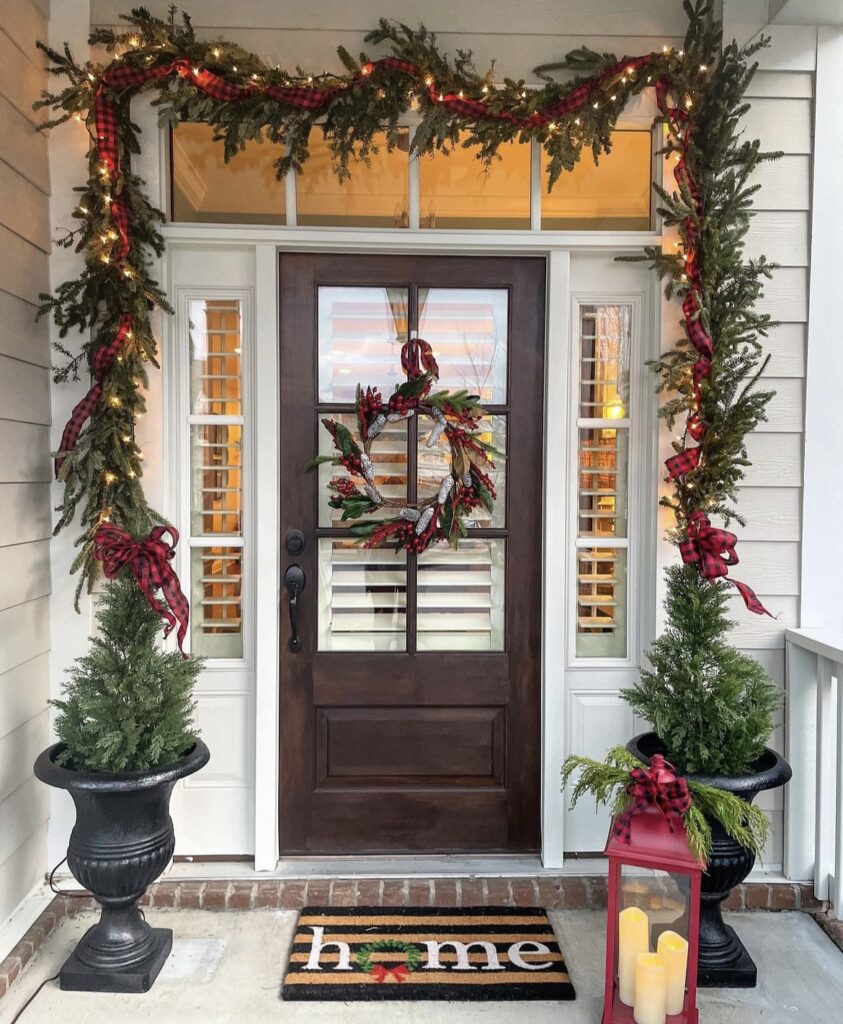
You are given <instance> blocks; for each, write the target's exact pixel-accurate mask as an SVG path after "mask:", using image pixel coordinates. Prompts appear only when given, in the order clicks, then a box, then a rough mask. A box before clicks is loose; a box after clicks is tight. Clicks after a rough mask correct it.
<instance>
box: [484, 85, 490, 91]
mask: <svg viewBox="0 0 843 1024" xmlns="http://www.w3.org/2000/svg"><path fill="white" fill-rule="evenodd" d="M483 92H484V93H488V92H489V86H488V85H484V86H483Z"/></svg>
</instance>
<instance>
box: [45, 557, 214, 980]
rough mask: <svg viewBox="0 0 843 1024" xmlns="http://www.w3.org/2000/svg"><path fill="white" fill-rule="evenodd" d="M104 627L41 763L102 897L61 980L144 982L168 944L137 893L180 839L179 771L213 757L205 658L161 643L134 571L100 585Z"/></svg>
mask: <svg viewBox="0 0 843 1024" xmlns="http://www.w3.org/2000/svg"><path fill="white" fill-rule="evenodd" d="M97 624H98V630H97V635H96V636H95V637H93V638H92V639H91V646H90V650H89V651H88V653H87V654H86V655H84V656H83V657H82V658H79V659H78V660H77V661H76V663H75V665H74V666H73V668H72V669H70V671H69V674H68V680H67V683H66V685H65V693H64V695H63V697H62V698H61V699H58V700H55V701H53V702H52V704H53V706H54V707H55V708H56V711H57V716H56V721H55V730H56V735H57V737H58V742H57V743H55V744H54V745H53V746H51V747H49V748H48V749H47V750H45V751H44V752H43V753H42V754H41V755H40V756H39V758H38V760H37V761H36V763H35V774H36V775H37V776H38V778H39V779H41V780H42V781H43V782H46V783H47V784H48V785H51V786H55V787H57V788H61V789H66V790H67V791H68V792H69V793H70V795H71V797H72V798H73V802H74V804H75V806H76V823H75V825H74V827H73V831H72V833H71V836H70V843H69V846H68V851H67V862H68V866H69V867H70V870H71V871H72V873H73V875H74V877H75V878H76V879H77V880H78V881H79V882H80V883H81V884H82V885H83V886H85V888H87V889H89V890H90V891H91V893H92V894H93V895H94V897H95V898H96V900H97V902H98V903H100V905H101V907H102V914H101V917H100V920H99V922H98V923H97V924H95V925H94V926H93V927H92V928H90V929H89V930H88V931H87V932H86V934H85V935H84V936H83V937H82V939H81V940H80V941H79V944H78V946H77V947H76V949H75V950H74V952H73V953H72V955H71V956H70V958H69V959H68V961H67V962H66V963H65V965H64V967H63V968H62V972H61V987H62V988H64V989H78V990H85V991H107V992H144V991H146V990H147V989H148V988H149V987H150V986H151V985H152V982H153V981H154V980H155V977H156V976H157V974H158V972H159V971H160V969H161V967H162V966H163V964H164V961H165V960H166V958H167V956H168V955H169V952H170V949H171V947H172V931H171V930H170V929H165V928H152V927H150V925H149V924H147V923H146V922H145V921H144V919H143V917H142V915H141V913H140V911H139V910H138V908H137V905H136V904H137V900H138V899H139V898H140V897H141V896H142V895H143V893H144V891H145V890H146V888H147V886H149V885H150V884H151V883H152V882H153V881H154V880H155V879H156V878H157V877H158V876H159V875H160V874H161V872H162V871H163V870H164V868H165V867H166V866H167V864H168V862H169V861H170V859H171V858H172V855H173V850H174V848H175V835H174V831H173V822H172V819H171V818H170V811H169V804H170V794H171V793H172V790H173V786H174V785H175V783H176V781H177V780H178V779H180V778H184V777H185V776H187V775H190V774H192V773H193V772H196V771H198V770H199V769H200V768H202V767H203V766H204V765H205V764H206V763H207V761H208V758H209V756H210V755H209V752H208V748H207V747H206V746H205V744H204V743H203V742H202V740H201V739H199V738H198V736H197V734H196V732H195V731H194V728H193V716H194V710H195V705H194V701H193V696H192V691H193V685H194V682H195V680H196V676H197V674H198V672H199V671H200V669H201V667H202V663H201V660H199V659H195V658H183V657H182V656H181V655H180V654H179V653H178V652H174V651H170V652H167V651H163V650H161V648H160V647H159V646H158V642H157V641H158V634H159V633H160V631H161V628H162V620H161V617H160V615H159V614H158V612H157V611H156V610H155V609H154V608H153V607H152V606H151V605H150V603H149V601H148V600H147V599H146V597H145V596H144V594H143V593H142V592H141V591H140V590H139V589H138V586H137V585H136V583H135V580H134V578H133V577H132V575H131V573H130V572H129V571H128V570H127V571H124V572H123V573H122V574H121V575H120V576H119V577H118V578H117V579H116V580H114V581H113V582H111V583H110V584H109V585H108V587H107V588H106V590H105V592H104V593H103V594H102V596H101V598H100V601H99V609H98V612H97Z"/></svg>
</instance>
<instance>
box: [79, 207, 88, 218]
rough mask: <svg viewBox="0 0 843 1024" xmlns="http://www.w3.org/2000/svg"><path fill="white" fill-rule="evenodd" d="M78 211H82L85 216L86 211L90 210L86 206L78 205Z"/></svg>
mask: <svg viewBox="0 0 843 1024" xmlns="http://www.w3.org/2000/svg"><path fill="white" fill-rule="evenodd" d="M79 212H80V213H84V214H85V216H86V217H87V215H88V213H89V212H90V211H89V210H88V207H87V206H80V207H79Z"/></svg>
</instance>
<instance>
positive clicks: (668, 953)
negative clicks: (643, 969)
mask: <svg viewBox="0 0 843 1024" xmlns="http://www.w3.org/2000/svg"><path fill="white" fill-rule="evenodd" d="M658 951H659V956H660V957H661V958H662V959H663V960H664V965H665V967H666V969H667V1012H668V1013H681V1012H682V1010H683V1008H684V1006H685V976H686V975H687V973H688V943H687V941H686V940H685V939H683V938H682V936H681V935H677V934H676V932H662V933H661V935H660V936H659V950H658Z"/></svg>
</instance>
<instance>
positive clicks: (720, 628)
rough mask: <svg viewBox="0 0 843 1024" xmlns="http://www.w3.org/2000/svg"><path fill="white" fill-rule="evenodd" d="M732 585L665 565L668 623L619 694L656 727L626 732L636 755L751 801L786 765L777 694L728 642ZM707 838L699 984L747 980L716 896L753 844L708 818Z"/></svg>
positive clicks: (743, 869)
mask: <svg viewBox="0 0 843 1024" xmlns="http://www.w3.org/2000/svg"><path fill="white" fill-rule="evenodd" d="M727 593H728V586H727V584H725V583H723V582H719V581H718V582H715V583H711V582H708V581H706V580H704V579H702V578H701V577H700V574H699V573H698V572H697V570H696V568H695V567H694V566H672V567H670V568H668V570H667V596H666V599H665V611H666V612H667V627H666V629H665V630H664V632H663V633H662V635H661V636H660V637H658V639H657V640H656V641H655V642H654V643H653V645H652V647H651V648H650V650H649V652H648V660H649V662H650V665H651V666H652V667H651V668H650V669H647V670H645V671H643V672H642V673H641V680H640V682H639V683H638V685H637V686H634V687H631V688H630V689H628V690H623V691H622V692H621V696H622V697H623V698H624V700H625V701H626V702H627V703H628V704H629V705H630V707H632V708H633V710H634V711H635V712H636V713H637V714H638V715H640V716H641V718H643V719H645V720H646V721H648V722H650V723H651V724H652V726H653V731H652V732H647V733H642V734H641V735H640V736H636V737H635V738H634V739H632V740H630V742H629V744H628V745H627V746H628V749H629V750H630V752H631V753H632V754H634V755H635V756H636V757H637V758H639V759H640V760H642V761H646V762H649V759H650V758H651V757H652V755H653V754H656V753H661V754H664V755H665V756H666V757H667V758H668V760H669V761H671V763H673V764H674V765H675V767H676V769H677V771H680V772H681V773H682V774H683V775H685V776H687V777H688V778H691V779H695V780H696V781H698V782H701V783H705V784H707V785H709V786H712V787H714V788H716V789H719V790H722V791H724V792H727V793H732V794H734V795H735V796H738V797H740V798H741V799H742V800H744V801H746V802H747V803H749V804H751V803H752V801H753V800H754V799H755V797H756V796H757V795H758V794H759V793H760V792H762V791H763V790H766V789H774V788H776V787H778V786H783V785H784V784H785V783H786V782H788V781H789V779H790V777H791V774H792V771H791V768H790V765H789V764H788V763H787V761H785V759H784V758H783V757H782V756H781V755H780V754H777V753H776V752H775V751H774V750H771V749H770V748H769V747H768V746H766V744H767V741H768V739H769V738H770V735H771V734H772V732H773V727H774V722H773V714H774V712H775V711H776V709H777V708H778V706H779V704H780V701H781V694H780V692H779V690H778V688H777V687H776V686H775V684H774V683H773V682H772V680H771V679H770V678H769V677H768V676H767V674H766V672H765V671H764V669H763V667H762V666H761V665H760V664H759V663H758V662H757V661H756V660H755V659H754V658H750V657H748V656H747V655H745V654H742V653H741V652H740V651H738V650H736V649H735V648H734V647H733V646H732V645H731V644H729V643H727V641H726V639H725V637H726V636H727V635H728V633H729V631H730V630H731V628H732V627H733V626H734V623H733V622H731V621H730V620H729V618H728V615H727V608H726V596H727ZM711 828H712V843H711V853H710V855H709V858H708V868H707V870H706V872H705V874H704V876H703V880H702V904H701V907H700V954H699V966H700V983H701V984H703V985H716V986H720V987H726V986H728V987H733V988H751V987H754V985H755V982H756V974H757V972H756V967H755V964H754V963H753V961H752V959H751V957H750V956H749V954H748V953H747V951H746V950H745V949H744V947H743V944H742V943H741V941H740V939H739V938H738V937H737V935H736V934H735V931H734V929H733V928H730V927H729V926H728V925H726V924H725V923H724V921H723V916H722V913H721V904H722V903H723V901H724V900H725V899H726V897H727V896H728V895H729V893H730V892H731V890H732V889H733V888H734V887H735V886H736V885H739V884H740V883H741V882H742V881H743V880H744V879H745V878H746V876H747V875H748V874H749V872H750V871H751V870H752V867H753V865H754V864H755V852H754V851H753V850H752V849H749V848H747V847H746V846H742V845H741V844H740V843H739V842H738V841H737V840H736V839H735V838H734V837H733V836H730V835H729V834H728V832H727V831H726V830H725V829H724V827H723V823H722V822H720V821H718V820H716V819H714V820H713V821H712V822H711Z"/></svg>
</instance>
